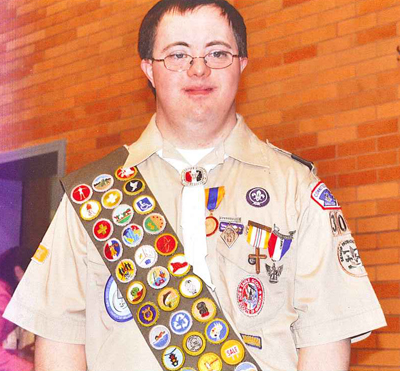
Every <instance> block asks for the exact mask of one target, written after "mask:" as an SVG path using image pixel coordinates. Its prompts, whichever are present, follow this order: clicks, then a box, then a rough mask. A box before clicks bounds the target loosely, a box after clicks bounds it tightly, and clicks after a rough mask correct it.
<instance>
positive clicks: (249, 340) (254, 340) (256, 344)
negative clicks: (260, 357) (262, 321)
mask: <svg viewBox="0 0 400 371" xmlns="http://www.w3.org/2000/svg"><path fill="white" fill-rule="evenodd" d="M240 336H241V337H242V340H243V343H245V344H246V345H247V346H249V347H253V348H257V349H262V338H261V336H254V335H247V334H240Z"/></svg>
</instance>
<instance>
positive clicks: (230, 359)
mask: <svg viewBox="0 0 400 371" xmlns="http://www.w3.org/2000/svg"><path fill="white" fill-rule="evenodd" d="M221 357H222V359H223V360H224V362H225V363H227V364H228V365H237V364H238V363H240V362H242V361H243V358H244V347H243V345H242V343H241V342H240V341H238V340H228V341H227V342H226V343H224V344H223V345H222V347H221Z"/></svg>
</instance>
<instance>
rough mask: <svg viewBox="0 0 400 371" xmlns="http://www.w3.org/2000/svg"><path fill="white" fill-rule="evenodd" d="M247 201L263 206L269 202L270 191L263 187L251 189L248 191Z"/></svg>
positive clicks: (256, 205) (252, 204)
mask: <svg viewBox="0 0 400 371" xmlns="http://www.w3.org/2000/svg"><path fill="white" fill-rule="evenodd" d="M246 200H247V203H248V204H250V205H251V206H254V207H263V206H265V205H267V204H268V202H269V200H270V198H269V194H268V192H267V191H266V190H265V189H264V188H261V187H255V188H252V189H250V190H249V191H248V192H247V193H246Z"/></svg>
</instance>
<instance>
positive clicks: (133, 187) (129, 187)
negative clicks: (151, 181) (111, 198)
mask: <svg viewBox="0 0 400 371" xmlns="http://www.w3.org/2000/svg"><path fill="white" fill-rule="evenodd" d="M145 188H146V183H145V182H144V180H142V179H132V180H129V181H128V182H126V183H125V184H124V188H123V190H124V192H125V193H126V194H127V195H130V196H135V195H138V194H139V193H140V192H143V191H144V189H145Z"/></svg>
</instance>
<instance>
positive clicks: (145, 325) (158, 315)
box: [136, 301, 160, 327]
mask: <svg viewBox="0 0 400 371" xmlns="http://www.w3.org/2000/svg"><path fill="white" fill-rule="evenodd" d="M145 305H151V306H153V308H154V309H155V310H156V316H155V319H154V321H153V322H152V323H149V324H145V323H143V322H142V321H141V320H140V317H139V312H140V310H141V309H142V308H143V307H144V306H145ZM136 316H137V319H138V322H139V323H140V324H141V325H142V326H144V327H151V326H154V325H155V324H156V323H157V321H158V318H159V317H160V311H159V310H158V308H157V305H156V304H154V303H153V302H152V301H146V302H145V303H143V304H142V305H141V306H140V307H139V308H138V310H137V311H136Z"/></svg>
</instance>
